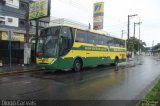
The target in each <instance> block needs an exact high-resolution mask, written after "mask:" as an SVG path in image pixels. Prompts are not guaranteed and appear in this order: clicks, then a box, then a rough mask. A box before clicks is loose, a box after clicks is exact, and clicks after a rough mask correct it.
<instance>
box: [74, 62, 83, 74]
mask: <svg viewBox="0 0 160 106" xmlns="http://www.w3.org/2000/svg"><path fill="white" fill-rule="evenodd" d="M81 69H82V62H81V60H79V59H76V60H75V61H74V65H73V70H74V71H75V72H79V71H81Z"/></svg>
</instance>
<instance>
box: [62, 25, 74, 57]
mask: <svg viewBox="0 0 160 106" xmlns="http://www.w3.org/2000/svg"><path fill="white" fill-rule="evenodd" d="M72 44H73V36H72V34H71V29H70V28H69V27H63V28H62V35H61V44H60V56H62V55H65V54H66V53H67V52H68V51H69V50H70V49H71V47H72Z"/></svg>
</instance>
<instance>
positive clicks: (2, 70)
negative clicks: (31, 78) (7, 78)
mask: <svg viewBox="0 0 160 106" xmlns="http://www.w3.org/2000/svg"><path fill="white" fill-rule="evenodd" d="M38 70H40V68H38V67H37V66H36V64H31V65H25V66H22V65H17V64H13V65H12V66H11V67H10V65H3V66H2V67H0V75H4V74H14V73H24V72H31V71H38Z"/></svg>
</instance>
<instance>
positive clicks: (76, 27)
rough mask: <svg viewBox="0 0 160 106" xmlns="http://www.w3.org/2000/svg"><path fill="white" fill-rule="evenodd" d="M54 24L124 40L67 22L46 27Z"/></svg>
mask: <svg viewBox="0 0 160 106" xmlns="http://www.w3.org/2000/svg"><path fill="white" fill-rule="evenodd" d="M56 26H67V27H72V28H75V29H79V30H83V31H88V32H92V33H96V34H100V35H103V36H109V37H112V38H116V39H121V40H125V39H122V38H118V37H115V36H111V35H110V34H108V33H107V32H103V31H99V30H93V29H87V28H83V27H78V26H73V25H69V24H59V25H54V26H53V25H52V26H49V27H47V28H51V27H56ZM44 29H46V28H44Z"/></svg>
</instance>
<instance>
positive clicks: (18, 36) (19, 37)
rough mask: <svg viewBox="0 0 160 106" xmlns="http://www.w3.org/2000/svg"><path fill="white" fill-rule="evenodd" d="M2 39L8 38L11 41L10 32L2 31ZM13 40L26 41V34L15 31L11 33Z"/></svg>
mask: <svg viewBox="0 0 160 106" xmlns="http://www.w3.org/2000/svg"><path fill="white" fill-rule="evenodd" d="M2 40H8V41H9V34H8V32H2ZM11 41H21V42H24V34H22V33H16V32H14V33H13V34H12V35H11Z"/></svg>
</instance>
